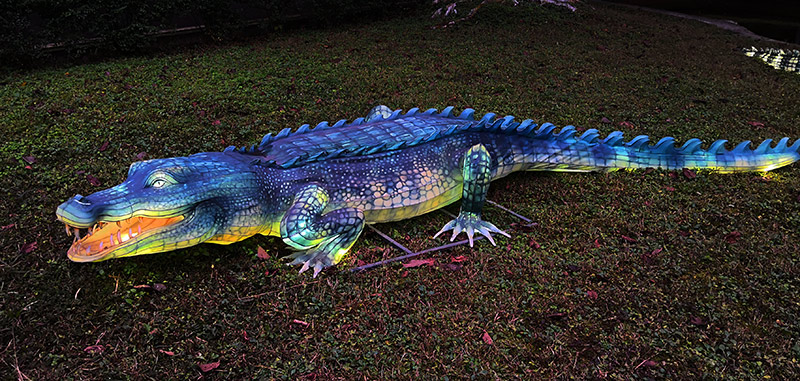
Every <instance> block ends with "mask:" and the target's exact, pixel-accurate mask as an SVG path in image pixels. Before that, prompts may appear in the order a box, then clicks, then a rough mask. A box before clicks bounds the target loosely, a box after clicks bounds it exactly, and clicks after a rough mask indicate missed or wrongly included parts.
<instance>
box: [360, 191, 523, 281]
mask: <svg viewBox="0 0 800 381" xmlns="http://www.w3.org/2000/svg"><path fill="white" fill-rule="evenodd" d="M486 201H487V202H488V203H489V204H491V205H492V206H494V207H496V208H498V209H500V210H503V211H505V212H506V213H508V214H511V215H512V216H514V217H517V218H519V219H520V220H523V221H525V222H527V223H530V222H531V219H529V218H527V217H525V216H523V215H520V214H519V213H516V212H514V211H513V210H510V209H508V208H506V207H504V206H502V205H500V204H498V203H496V202H494V201H492V200H486ZM439 211H440V212H442V213H444V214H447V215H448V216H450V217H452V218H455V217H456V216H455V215H453V214H452V213H450V212H448V211H446V210H444V209H439ZM367 227H368V228H369V229H370V230H372V231H374V232H375V233H378V235H379V236H381V238H383V239H385V240H386V241H387V242H389V243H391V244H392V245H394V246H395V247H397V248H398V249H400V250H402V251H403V252H405V253H406V254H405V255H401V256H399V257H394V258H390V259H386V260H383V261H380V262H375V263H370V264H366V265H364V266H358V267H354V268H352V269H350V271H351V272H356V271H363V270H367V269H371V268H373V267H378V266H383V265H385V264H389V263H392V262H397V261H403V260H406V259H409V258H413V257H416V256H418V255H422V254H427V253H432V252H434V251H439V250H445V249H449V248H451V247H456V246H460V245H464V244H467V243H469V240H467V239H465V240H461V241H458V242H451V243H448V244H446V245H442V246H437V247H432V248H429V249H425V250H421V251H418V252H412V251H411V250H410V249H409V248H407V247H405V246H403V245H402V244H401V243H400V242H397V241H395V240H394V239H392V237H389V236H388V235H386V233H384V232H382V231H380V230H378V228H376V227H374V226H372V225H367ZM484 238H485V237H484V236H477V237H475V238H474V239H473V241H480V240H482V239H484Z"/></svg>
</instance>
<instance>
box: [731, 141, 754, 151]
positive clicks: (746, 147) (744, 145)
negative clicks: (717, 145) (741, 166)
mask: <svg viewBox="0 0 800 381" xmlns="http://www.w3.org/2000/svg"><path fill="white" fill-rule="evenodd" d="M749 151H750V141H749V140H745V141H743V142H741V143H739V144H737V145H736V147H735V148H734V149H733V151H731V153H735V154H742V153H746V152H749Z"/></svg>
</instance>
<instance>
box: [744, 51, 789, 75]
mask: <svg viewBox="0 0 800 381" xmlns="http://www.w3.org/2000/svg"><path fill="white" fill-rule="evenodd" d="M743 50H744V54H745V55H747V56H748V57H757V58H760V59H761V60H762V61H764V62H766V64H767V65H769V66H772V67H774V68H776V69H779V70H786V71H790V72H795V73H800V50H790V49H786V50H783V49H775V48H764V49H761V48H756V47H752V48H745V49H743Z"/></svg>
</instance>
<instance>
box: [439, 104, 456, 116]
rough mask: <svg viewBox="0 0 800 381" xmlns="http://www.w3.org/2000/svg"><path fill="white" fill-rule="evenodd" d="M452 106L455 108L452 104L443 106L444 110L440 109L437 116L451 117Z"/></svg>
mask: <svg viewBox="0 0 800 381" xmlns="http://www.w3.org/2000/svg"><path fill="white" fill-rule="evenodd" d="M454 108H455V107H453V106H447V107H445V108H444V110H442V112H441V113H439V116H442V117H445V118H450V117H452V116H453V109H454Z"/></svg>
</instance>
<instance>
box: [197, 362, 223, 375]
mask: <svg viewBox="0 0 800 381" xmlns="http://www.w3.org/2000/svg"><path fill="white" fill-rule="evenodd" d="M197 366H199V367H200V370H202V371H203V373H206V372H210V371H212V370H214V369H217V368H219V361H215V362H210V363H208V364H198V365H197Z"/></svg>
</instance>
